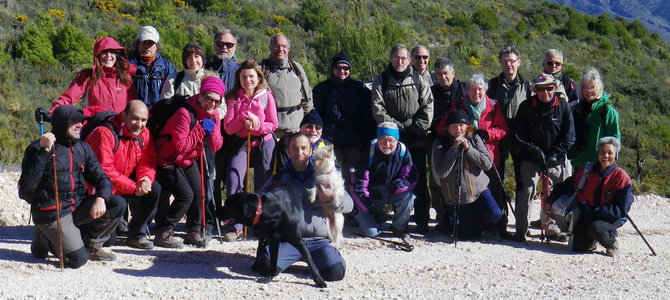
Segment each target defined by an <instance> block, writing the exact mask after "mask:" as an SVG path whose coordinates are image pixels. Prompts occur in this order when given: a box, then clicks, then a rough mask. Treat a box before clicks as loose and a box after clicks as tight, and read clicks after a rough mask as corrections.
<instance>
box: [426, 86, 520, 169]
mask: <svg viewBox="0 0 670 300" xmlns="http://www.w3.org/2000/svg"><path fill="white" fill-rule="evenodd" d="M485 97H486V98H485V99H484V100H483V101H486V108H485V109H484V111H483V112H482V116H481V117H480V118H479V122H478V123H477V126H478V127H479V129H484V130H486V132H487V133H488V134H489V139H488V140H487V141H486V149H488V150H489V153H490V154H491V157H493V164H494V165H496V166H497V165H499V164H500V153H498V152H499V149H500V147H499V146H498V143H499V142H500V140H501V139H502V138H503V137H505V135H507V122H506V121H505V116H504V115H503V113H502V110H501V109H500V104H499V103H498V101H496V100H493V99H491V98H489V97H488V96H485ZM465 101H469V100H467V99H465V98H463V99H461V101H459V102H458V104H456V106H455V108H459V109H462V110H464V111H465V112H467V113H468V114H470V113H469V112H468V110H467V109H466V108H465ZM494 103H495V105H494ZM455 108H454V109H455ZM452 110H453V109H452ZM446 118H447V116H446V115H445V116H444V118H442V121H440V124H439V125H437V128H438V129H437V132H438V134H440V135H444V134H448V126H447V120H446Z"/></svg>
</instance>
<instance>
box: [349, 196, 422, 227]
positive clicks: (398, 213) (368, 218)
mask: <svg viewBox="0 0 670 300" xmlns="http://www.w3.org/2000/svg"><path fill="white" fill-rule="evenodd" d="M414 198H416V197H415V196H414V193H413V192H412V191H407V192H404V193H402V194H393V195H389V197H388V198H386V199H384V200H382V202H383V203H384V204H389V205H393V212H394V213H393V220H392V222H391V228H392V229H393V230H394V231H398V232H404V231H406V229H407V223H408V222H409V213H410V212H411V211H412V208H413V207H414ZM354 217H355V218H356V220H357V221H358V224H359V226H360V228H361V231H363V234H365V235H366V236H377V235H379V234H380V233H381V232H382V230H381V226H382V224H379V223H377V221H375V218H374V217H373V216H372V215H371V214H370V213H369V212H366V211H363V210H362V209H361V208H360V207H359V208H358V213H357V214H356V215H355V216H354Z"/></svg>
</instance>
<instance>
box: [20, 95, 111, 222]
mask: <svg viewBox="0 0 670 300" xmlns="http://www.w3.org/2000/svg"><path fill="white" fill-rule="evenodd" d="M73 108H74V107H73ZM74 111H76V108H75V109H74V110H72V111H69V110H68V111H66V113H65V114H63V115H56V114H54V116H53V117H52V124H54V126H53V128H54V129H53V131H52V132H53V133H54V134H55V135H56V143H55V144H54V146H53V148H52V149H55V151H56V174H57V175H56V176H57V178H58V195H59V197H58V198H59V202H60V205H61V217H62V216H65V215H67V214H69V213H72V212H73V211H74V210H75V209H76V208H77V207H78V206H79V204H80V203H81V201H82V200H83V199H84V198H85V197H86V196H87V194H88V188H87V186H86V183H87V182H88V183H89V184H91V185H92V186H93V187H95V196H97V197H101V198H103V199H105V200H107V199H108V198H109V197H110V196H111V195H112V182H111V181H110V180H109V177H107V174H105V172H104V171H103V170H102V168H101V167H100V164H99V163H98V159H97V158H96V157H95V154H94V153H93V150H91V146H89V145H88V144H86V143H84V142H81V141H79V140H73V139H70V138H68V137H67V124H68V122H69V119H70V116H71V115H72V113H73V112H74ZM52 154H53V152H46V151H45V149H44V148H42V147H41V146H40V142H39V140H38V141H35V142H33V143H31V144H30V145H29V146H28V148H27V149H26V152H25V156H24V158H23V162H22V163H21V178H20V179H19V195H20V197H21V198H22V199H25V200H26V201H28V202H29V203H31V204H32V205H31V211H32V214H33V216H34V222H35V224H45V223H50V222H54V221H55V220H56V200H55V196H54V172H53V162H52Z"/></svg>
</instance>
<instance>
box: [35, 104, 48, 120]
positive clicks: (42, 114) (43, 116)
mask: <svg viewBox="0 0 670 300" xmlns="http://www.w3.org/2000/svg"><path fill="white" fill-rule="evenodd" d="M35 121H37V123H40V122H42V123H49V122H51V114H50V113H49V112H47V111H46V110H44V109H43V108H41V107H38V108H37V109H36V110H35Z"/></svg>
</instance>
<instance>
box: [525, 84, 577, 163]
mask: <svg viewBox="0 0 670 300" xmlns="http://www.w3.org/2000/svg"><path fill="white" fill-rule="evenodd" d="M514 133H515V142H516V151H518V155H520V156H518V157H520V158H521V159H522V160H525V159H524V158H527V157H532V153H530V149H529V148H530V147H531V146H532V145H535V146H537V147H539V148H540V149H542V152H544V154H545V155H547V156H548V155H550V154H557V157H558V158H560V161H559V162H560V163H562V162H563V158H564V157H565V155H563V154H565V153H567V152H568V149H570V147H572V145H573V144H574V143H575V127H574V122H573V120H572V110H571V109H570V105H569V104H568V103H566V102H565V101H562V100H560V99H559V98H558V97H556V96H554V99H553V100H552V101H551V102H550V103H548V104H545V103H543V102H541V101H540V100H538V99H537V97H536V96H533V97H532V98H530V99H528V100H526V101H524V102H522V103H521V105H520V106H519V111H518V112H517V115H516V119H515V121H514Z"/></svg>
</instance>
